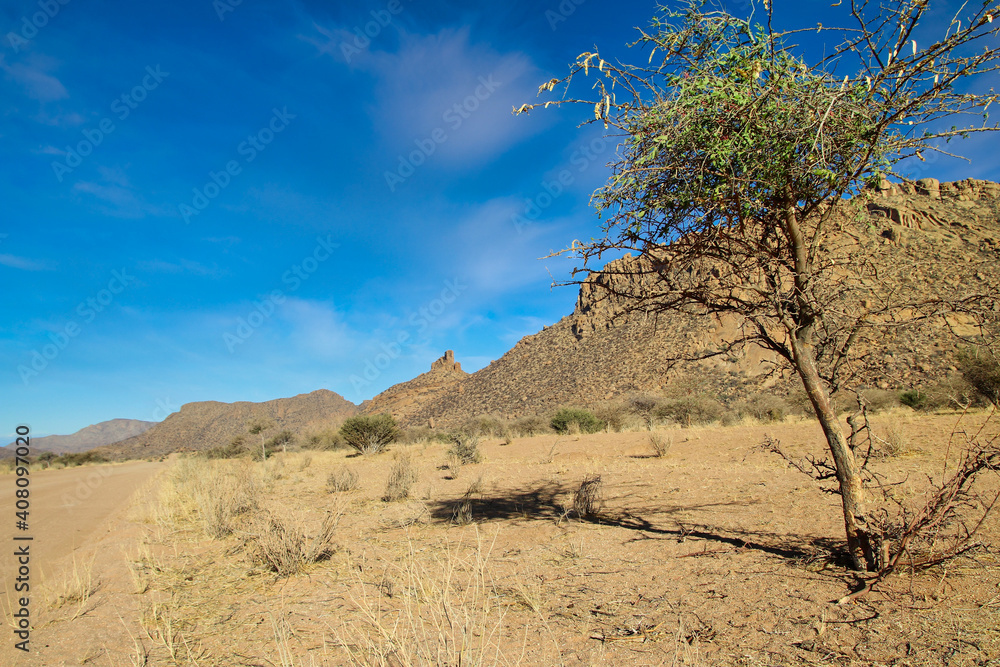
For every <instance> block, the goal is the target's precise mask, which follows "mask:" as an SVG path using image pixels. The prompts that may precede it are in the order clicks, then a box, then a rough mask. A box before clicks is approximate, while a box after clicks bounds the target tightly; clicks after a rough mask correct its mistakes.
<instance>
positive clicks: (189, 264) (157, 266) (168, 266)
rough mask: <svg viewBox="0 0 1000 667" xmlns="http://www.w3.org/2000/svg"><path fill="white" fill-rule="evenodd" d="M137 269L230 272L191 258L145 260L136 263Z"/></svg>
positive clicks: (213, 274) (211, 274)
mask: <svg viewBox="0 0 1000 667" xmlns="http://www.w3.org/2000/svg"><path fill="white" fill-rule="evenodd" d="M136 269H138V270H139V271H143V272H148V273H175V274H178V273H187V274H191V275H195V276H221V275H226V274H227V273H228V271H225V270H223V269H220V268H218V267H217V266H205V265H204V264H202V263H201V262H195V261H192V260H189V259H179V260H177V261H173V262H168V261H166V260H162V259H152V260H144V261H141V262H137V263H136Z"/></svg>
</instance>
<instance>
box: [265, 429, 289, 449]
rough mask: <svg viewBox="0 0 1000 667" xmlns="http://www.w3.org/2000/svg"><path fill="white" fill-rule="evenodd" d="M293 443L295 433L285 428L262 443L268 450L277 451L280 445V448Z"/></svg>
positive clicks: (285, 447)
mask: <svg viewBox="0 0 1000 667" xmlns="http://www.w3.org/2000/svg"><path fill="white" fill-rule="evenodd" d="M294 443H295V434H294V433H292V432H291V431H288V430H285V431H282V432H281V433H279V434H278V435H276V436H274V437H273V438H271V439H270V440H268V441H267V442H265V443H264V447H265V448H266V449H267V451H269V452H274V451H277V449H278V448H279V447H280V448H281V449H287V448H288V447H289V446H291V445H292V444H294Z"/></svg>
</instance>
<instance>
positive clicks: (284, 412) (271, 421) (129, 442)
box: [97, 389, 358, 459]
mask: <svg viewBox="0 0 1000 667" xmlns="http://www.w3.org/2000/svg"><path fill="white" fill-rule="evenodd" d="M357 411H358V406H356V405H355V404H354V403H351V402H350V401H348V400H346V399H345V398H344V397H342V396H341V395H340V394H336V393H334V392H332V391H329V390H326V389H319V390H317V391H314V392H312V393H309V394H299V395H298V396H293V397H291V398H279V399H276V400H273V401H265V402H263V403H251V402H248V401H239V402H236V403H220V402H218V401H202V402H198V403H186V404H185V405H183V406H181V409H180V410H179V411H178V412H175V413H173V414H171V415H170V416H168V417H167V418H166V419H164V420H163V421H162V422H160V423H159V424H157V425H156V426H154V427H153V428H151V429H149V430H148V431H146V432H145V433H142V434H140V435H137V436H135V437H131V438H128V439H125V440H122V441H121V442H117V443H115V444H113V445H110V446H108V447H102V448H100V449H98V450H97V451H98V452H99V453H101V454H103V455H104V456H107V457H109V458H113V459H123V458H145V457H150V456H162V455H164V454H169V453H171V452H176V451H201V450H205V449H211V448H212V447H217V446H221V445H226V444H229V442H231V441H232V439H233V438H235V437H236V436H238V435H244V434H246V433H247V430H248V428H249V427H250V425H251V424H254V423H258V422H262V423H265V424H267V425H268V427H267V428H266V429H265V431H264V432H263V433H262V434H261V435H262V436H263V437H265V438H266V437H270V436H272V435H274V434H276V433H278V432H280V431H283V430H289V431H292V432H293V433H295V434H296V435H297V436H299V437H305V436H307V435H308V434H309V433H312V432H318V431H322V430H324V429H331V428H337V427H338V426H339V425H340V423H341V422H343V420H344V419H346V418H347V417H350V416H351V415H353V414H355V413H356V412H357Z"/></svg>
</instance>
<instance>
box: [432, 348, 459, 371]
mask: <svg viewBox="0 0 1000 667" xmlns="http://www.w3.org/2000/svg"><path fill="white" fill-rule="evenodd" d="M431 371H452V372H454V371H458V372H461V371H462V364H460V363H458V362H457V361H455V352H454V350H447V351H446V352H445V353H444V356H443V357H441V358H440V359H438V360H437V361H434V362H431Z"/></svg>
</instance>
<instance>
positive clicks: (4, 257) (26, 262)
mask: <svg viewBox="0 0 1000 667" xmlns="http://www.w3.org/2000/svg"><path fill="white" fill-rule="evenodd" d="M0 264H2V265H3V266H9V267H10V268H12V269H21V270H22V271H51V270H52V266H51V265H50V264H49V263H48V262H39V261H36V260H33V259H28V258H27V257H18V256H16V255H8V254H0Z"/></svg>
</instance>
